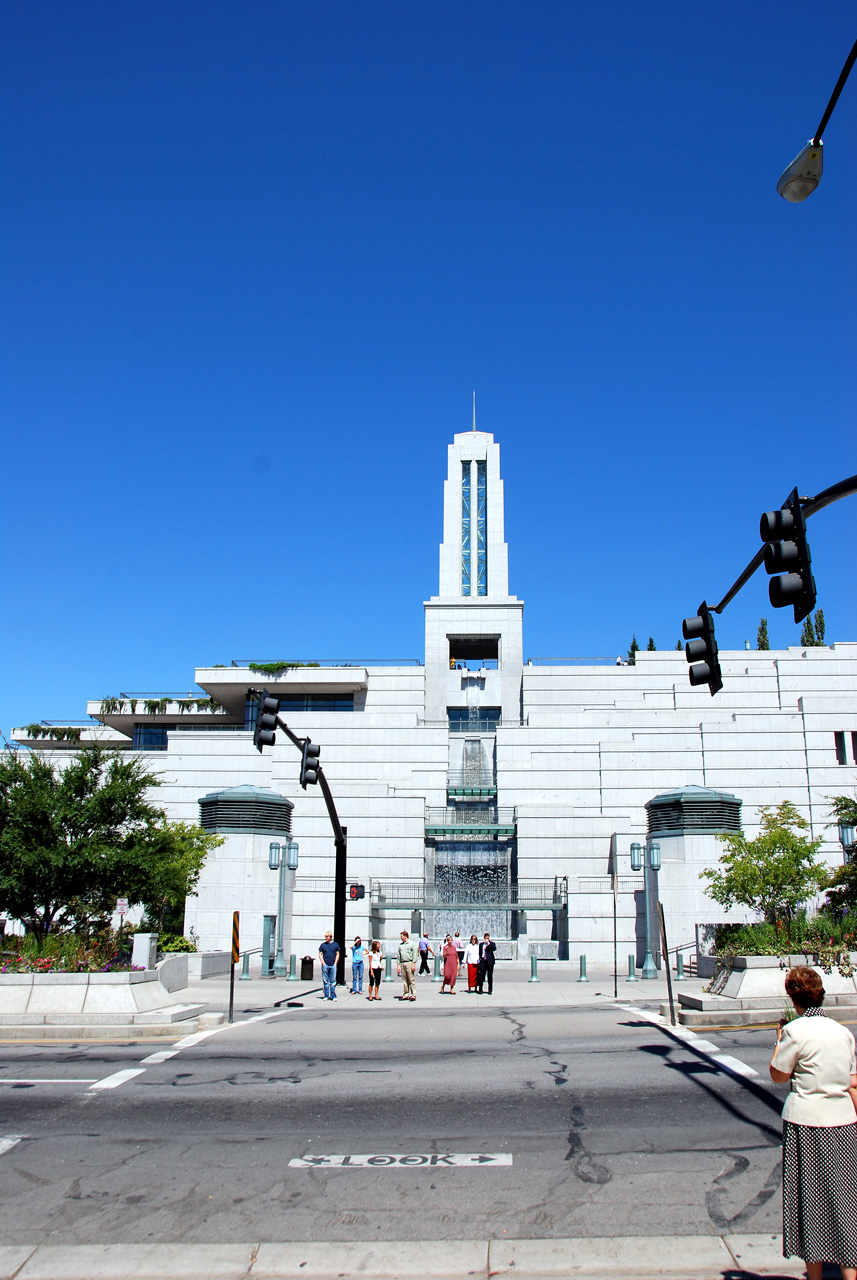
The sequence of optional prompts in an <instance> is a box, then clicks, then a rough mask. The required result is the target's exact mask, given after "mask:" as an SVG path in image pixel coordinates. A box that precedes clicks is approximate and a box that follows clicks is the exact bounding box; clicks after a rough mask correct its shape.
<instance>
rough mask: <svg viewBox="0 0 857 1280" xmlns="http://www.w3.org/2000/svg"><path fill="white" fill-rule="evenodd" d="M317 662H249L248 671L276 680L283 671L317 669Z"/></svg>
mask: <svg viewBox="0 0 857 1280" xmlns="http://www.w3.org/2000/svg"><path fill="white" fill-rule="evenodd" d="M319 665H320V664H319V663H318V662H251V663H250V667H249V669H250V671H253V672H255V673H256V675H259V676H272V677H274V678H276V677H277V676H281V675H282V674H283V672H285V671H292V670H294V669H295V668H296V667H317V666H319Z"/></svg>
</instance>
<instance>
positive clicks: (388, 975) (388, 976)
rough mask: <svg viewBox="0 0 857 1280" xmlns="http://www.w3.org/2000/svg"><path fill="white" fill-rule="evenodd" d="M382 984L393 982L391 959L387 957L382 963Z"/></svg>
mask: <svg viewBox="0 0 857 1280" xmlns="http://www.w3.org/2000/svg"><path fill="white" fill-rule="evenodd" d="M383 980H384V982H392V981H393V957H392V956H387V958H386V960H385V962H384V979H383Z"/></svg>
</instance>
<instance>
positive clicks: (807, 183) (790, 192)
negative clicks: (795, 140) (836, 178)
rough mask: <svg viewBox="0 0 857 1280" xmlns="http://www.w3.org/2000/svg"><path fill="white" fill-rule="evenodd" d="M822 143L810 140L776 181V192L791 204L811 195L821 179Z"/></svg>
mask: <svg viewBox="0 0 857 1280" xmlns="http://www.w3.org/2000/svg"><path fill="white" fill-rule="evenodd" d="M823 146H824V143H823V142H822V141H821V139H820V138H819V140H818V142H813V141H812V140H810V141H809V142H808V143H807V144H806V146H805V147H804V149H803V151H801V152H799V153H798V155H796V156H795V158H794V160H792V162H791V164H790V165H789V167H788V169H786V171H785V172H784V173H783V174H782V176H781V177H780V180H779V182H778V183H777V193H778V195H781V196H782V197H783V199H784V200H790V201H791V203H792V204H799V203H800V202H801V200H805V199H806V198H807V196H809V195H812V193H813V191H814V190H815V188H816V187H817V186H818V184H819V181H820V179H821V168H822V147H823Z"/></svg>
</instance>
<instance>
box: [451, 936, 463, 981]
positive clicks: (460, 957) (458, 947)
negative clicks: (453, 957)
mask: <svg viewBox="0 0 857 1280" xmlns="http://www.w3.org/2000/svg"><path fill="white" fill-rule="evenodd" d="M452 941H453V942H454V943H455V951H456V954H457V956H458V972H459V975H460V974H461V966H462V965H463V964H464V943H463V942H462V941H461V934H460V933H459V932H458V930H457V929H456V931H455V936H454V937H453V939H452Z"/></svg>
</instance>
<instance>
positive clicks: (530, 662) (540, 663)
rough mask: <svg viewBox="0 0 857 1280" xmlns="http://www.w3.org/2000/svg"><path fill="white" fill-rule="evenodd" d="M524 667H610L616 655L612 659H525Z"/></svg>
mask: <svg viewBox="0 0 857 1280" xmlns="http://www.w3.org/2000/svg"><path fill="white" fill-rule="evenodd" d="M526 665H527V666H528V667H571V666H575V665H579V666H596V667H604V666H612V667H615V665H616V655H615V654H614V655H613V656H612V657H609V658H605V657H596V658H527V661H526Z"/></svg>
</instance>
